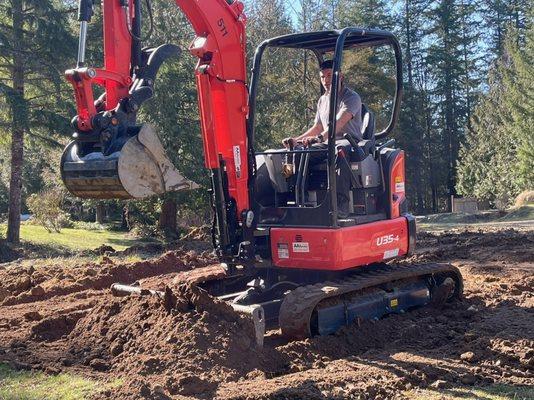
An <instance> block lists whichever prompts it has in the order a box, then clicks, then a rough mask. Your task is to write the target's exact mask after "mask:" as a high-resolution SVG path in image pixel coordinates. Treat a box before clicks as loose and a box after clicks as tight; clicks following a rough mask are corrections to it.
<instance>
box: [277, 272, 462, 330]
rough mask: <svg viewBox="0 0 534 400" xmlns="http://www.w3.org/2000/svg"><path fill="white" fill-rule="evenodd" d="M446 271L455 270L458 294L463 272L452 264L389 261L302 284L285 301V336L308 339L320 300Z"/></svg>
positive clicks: (282, 322) (282, 324)
mask: <svg viewBox="0 0 534 400" xmlns="http://www.w3.org/2000/svg"><path fill="white" fill-rule="evenodd" d="M445 272H449V273H453V274H454V275H456V276H457V277H458V282H459V283H460V287H459V288H458V289H459V294H460V295H461V293H462V290H463V280H462V275H461V274H460V271H459V270H458V268H456V267H455V266H453V265H450V264H436V263H429V264H415V265H398V264H396V265H387V264H383V265H381V266H380V267H379V269H372V270H368V271H365V272H360V273H357V274H356V275H355V276H354V277H350V278H347V279H345V280H343V281H333V282H321V283H317V284H314V285H308V286H300V287H298V288H296V289H294V290H292V291H291V292H289V293H288V294H287V295H286V296H285V297H284V300H283V301H282V305H281V307H280V314H279V323H280V328H281V330H282V333H283V335H284V336H286V337H288V338H291V339H305V338H307V337H310V336H311V331H310V321H311V317H312V313H313V310H314V309H315V307H316V306H317V305H318V304H319V302H320V301H322V300H324V299H328V298H332V297H336V296H341V295H344V294H347V293H350V292H355V291H358V290H362V289H366V288H371V287H373V286H378V285H382V284H385V283H388V282H394V281H398V280H401V279H407V278H414V277H418V276H425V275H429V276H434V275H436V274H442V273H445Z"/></svg>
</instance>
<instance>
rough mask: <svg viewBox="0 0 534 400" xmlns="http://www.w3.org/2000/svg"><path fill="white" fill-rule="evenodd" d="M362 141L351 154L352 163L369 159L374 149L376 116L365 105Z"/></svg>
mask: <svg viewBox="0 0 534 400" xmlns="http://www.w3.org/2000/svg"><path fill="white" fill-rule="evenodd" d="M362 138H363V139H362V140H360V142H359V143H358V146H357V147H355V148H354V151H353V152H352V154H351V161H352V162H360V161H363V160H364V159H365V158H367V156H368V155H370V154H371V153H372V152H373V151H374V149H375V144H376V139H375V116H374V115H373V113H372V112H371V111H369V109H368V108H367V106H366V105H365V104H363V103H362Z"/></svg>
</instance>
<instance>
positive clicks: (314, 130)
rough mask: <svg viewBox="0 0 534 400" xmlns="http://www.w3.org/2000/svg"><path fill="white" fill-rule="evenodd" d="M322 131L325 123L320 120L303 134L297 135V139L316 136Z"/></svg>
mask: <svg viewBox="0 0 534 400" xmlns="http://www.w3.org/2000/svg"><path fill="white" fill-rule="evenodd" d="M322 131H323V124H321V123H320V122H316V123H315V124H313V126H312V127H311V128H310V129H308V130H307V131H306V132H304V133H303V134H302V135H300V136H297V137H296V138H295V140H297V141H299V140H302V139H304V138H307V137H315V136H317V135H318V134H319V133H321V132H322Z"/></svg>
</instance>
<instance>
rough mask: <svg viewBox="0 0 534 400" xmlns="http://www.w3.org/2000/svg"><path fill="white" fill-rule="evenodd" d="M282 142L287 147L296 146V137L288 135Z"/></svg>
mask: <svg viewBox="0 0 534 400" xmlns="http://www.w3.org/2000/svg"><path fill="white" fill-rule="evenodd" d="M282 144H283V145H284V147H285V148H286V149H289V148H291V147H295V139H294V138H292V137H287V138H285V139H284V140H282Z"/></svg>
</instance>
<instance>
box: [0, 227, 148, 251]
mask: <svg viewBox="0 0 534 400" xmlns="http://www.w3.org/2000/svg"><path fill="white" fill-rule="evenodd" d="M2 228H3V230H4V231H5V229H6V227H5V225H4V226H3V227H2ZM20 237H21V240H22V241H23V242H31V243H34V244H38V245H44V246H49V247H51V246H54V247H63V248H66V249H68V250H93V249H96V248H97V247H100V246H102V245H103V244H105V245H109V246H111V247H113V248H114V249H115V250H124V249H125V248H127V247H130V246H133V245H135V244H140V243H147V242H148V241H147V240H146V239H144V240H140V239H138V238H133V237H131V236H129V235H128V234H127V233H125V232H112V231H108V230H86V229H70V228H63V229H61V232H60V233H55V232H53V233H49V232H47V230H46V229H45V228H43V227H42V226H38V225H29V224H22V225H21V227H20Z"/></svg>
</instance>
